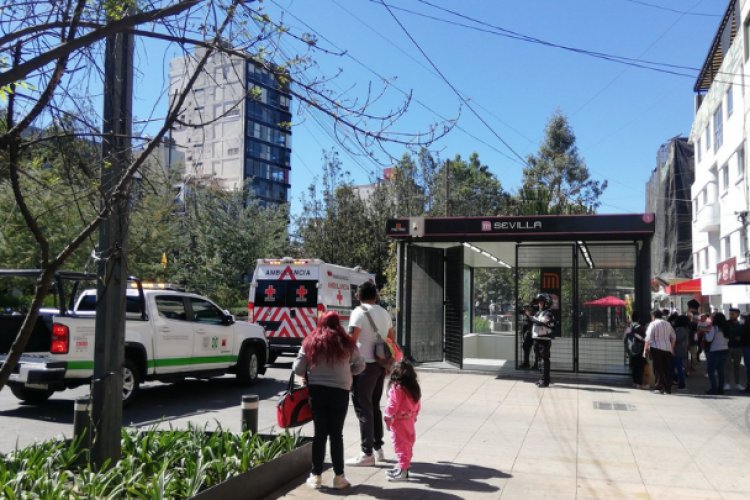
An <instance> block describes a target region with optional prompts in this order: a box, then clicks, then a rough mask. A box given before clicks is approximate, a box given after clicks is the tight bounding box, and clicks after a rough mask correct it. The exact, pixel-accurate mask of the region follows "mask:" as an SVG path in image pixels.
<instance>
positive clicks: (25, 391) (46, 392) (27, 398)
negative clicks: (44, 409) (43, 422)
mask: <svg viewBox="0 0 750 500" xmlns="http://www.w3.org/2000/svg"><path fill="white" fill-rule="evenodd" d="M10 392H12V393H13V395H14V396H15V397H17V398H18V399H20V400H21V401H23V402H24V403H29V404H40V403H44V402H45V401H47V400H48V399H49V397H50V396H52V393H54V392H55V391H53V390H51V389H31V388H29V387H24V386H22V385H15V384H14V385H11V386H10Z"/></svg>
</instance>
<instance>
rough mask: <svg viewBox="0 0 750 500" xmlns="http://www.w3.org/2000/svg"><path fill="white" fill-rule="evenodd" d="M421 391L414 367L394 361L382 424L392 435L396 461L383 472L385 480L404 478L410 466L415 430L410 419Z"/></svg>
mask: <svg viewBox="0 0 750 500" xmlns="http://www.w3.org/2000/svg"><path fill="white" fill-rule="evenodd" d="M421 396H422V391H421V390H420V388H419V383H418V382H417V373H416V372H415V371H414V367H413V366H411V365H410V364H408V363H405V362H399V363H396V364H395V365H394V367H393V371H392V372H391V380H390V383H389V384H388V404H387V405H386V407H385V411H384V420H385V427H386V429H388V430H389V431H391V435H392V436H393V450H394V451H395V452H396V457H398V465H397V466H396V467H394V468H393V469H391V470H389V471H388V472H386V474H387V476H388V481H407V480H408V479H409V467H410V466H411V457H412V449H413V448H414V440H415V439H416V433H415V431H414V423H415V422H416V421H417V414H418V413H419V409H420V406H421V405H420V403H419V400H420V398H421Z"/></svg>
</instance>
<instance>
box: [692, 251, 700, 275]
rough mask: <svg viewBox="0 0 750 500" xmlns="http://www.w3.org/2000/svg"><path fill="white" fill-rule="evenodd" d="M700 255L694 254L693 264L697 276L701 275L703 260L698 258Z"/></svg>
mask: <svg viewBox="0 0 750 500" xmlns="http://www.w3.org/2000/svg"><path fill="white" fill-rule="evenodd" d="M699 255H700V254H698V253H694V254H693V262H694V263H695V274H700V273H701V260H700V259H699V258H698V257H699Z"/></svg>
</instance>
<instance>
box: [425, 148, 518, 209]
mask: <svg viewBox="0 0 750 500" xmlns="http://www.w3.org/2000/svg"><path fill="white" fill-rule="evenodd" d="M446 175H447V176H448V182H447V183H446V181H445V176H446ZM446 190H447V197H448V202H447V204H446ZM430 192H431V194H432V196H433V202H432V206H431V207H430V215H432V216H439V215H446V214H447V215H450V216H471V215H488V216H492V215H499V214H501V213H503V211H504V209H505V207H506V205H507V199H508V195H507V193H506V192H505V191H504V190H503V187H502V185H501V184H500V181H499V180H498V179H497V177H496V176H495V175H494V174H493V173H492V172H490V168H489V167H488V166H487V165H484V164H482V162H481V161H480V160H479V155H478V154H477V153H472V154H471V155H470V156H469V159H468V161H467V160H464V159H463V158H461V155H456V156H455V157H454V158H453V159H452V160H445V161H444V162H442V164H441V166H440V169H439V171H438V173H437V175H436V176H435V177H434V179H433V180H432V185H431V186H430Z"/></svg>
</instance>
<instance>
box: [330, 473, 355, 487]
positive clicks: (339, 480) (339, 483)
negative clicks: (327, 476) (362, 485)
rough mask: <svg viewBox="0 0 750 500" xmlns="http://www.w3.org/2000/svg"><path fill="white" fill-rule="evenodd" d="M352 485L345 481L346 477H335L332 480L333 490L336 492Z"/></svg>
mask: <svg viewBox="0 0 750 500" xmlns="http://www.w3.org/2000/svg"><path fill="white" fill-rule="evenodd" d="M351 485H352V484H351V483H350V482H349V481H347V479H346V476H344V475H343V474H341V475H340V476H335V477H334V478H333V488H334V489H336V490H343V489H346V488H348V487H349V486H351Z"/></svg>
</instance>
